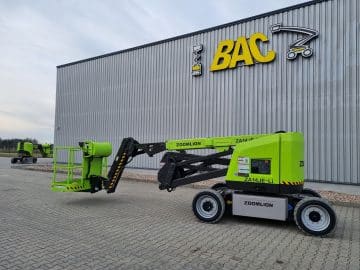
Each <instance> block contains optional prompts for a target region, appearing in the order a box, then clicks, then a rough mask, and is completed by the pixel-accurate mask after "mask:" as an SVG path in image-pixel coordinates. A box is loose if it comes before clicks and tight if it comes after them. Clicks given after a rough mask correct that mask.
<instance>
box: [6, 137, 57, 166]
mask: <svg viewBox="0 0 360 270" xmlns="http://www.w3.org/2000/svg"><path fill="white" fill-rule="evenodd" d="M35 150H38V151H39V152H40V155H41V157H43V158H51V157H52V155H53V145H52V144H47V143H44V144H33V143H32V142H18V144H17V147H16V152H17V154H18V156H17V157H14V158H12V159H11V163H12V164H14V163H17V162H20V163H36V162H37V158H36V157H35V156H34V151H35Z"/></svg>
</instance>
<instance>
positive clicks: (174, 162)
mask: <svg viewBox="0 0 360 270" xmlns="http://www.w3.org/2000/svg"><path fill="white" fill-rule="evenodd" d="M79 145H80V147H78V148H71V147H70V148H63V149H66V150H67V151H68V164H66V165H61V164H58V163H57V152H58V150H60V149H61V148H56V150H55V159H54V177H53V181H52V185H51V188H52V190H53V191H64V192H74V191H75V192H79V191H82V192H91V193H95V192H98V191H100V190H102V189H104V190H106V191H107V193H113V192H115V190H116V187H117V185H118V183H119V180H120V178H121V176H122V173H123V171H124V169H125V166H126V165H127V164H128V163H129V162H130V161H131V160H132V159H133V158H134V157H136V156H138V155H142V154H147V155H148V156H150V157H152V156H153V155H155V154H157V153H160V152H164V151H167V152H165V154H164V156H163V157H162V159H161V163H162V164H163V165H162V167H161V168H160V170H159V172H158V181H159V188H160V190H167V191H169V192H171V191H174V190H175V188H176V187H179V186H183V185H187V184H191V183H196V182H200V181H204V180H208V179H213V178H218V177H224V179H225V182H221V183H218V184H215V185H214V186H213V187H212V188H211V189H207V190H204V191H201V192H199V193H198V194H197V195H196V196H195V198H194V200H193V204H192V208H193V212H194V214H195V216H196V217H197V218H198V219H200V220H201V221H203V222H209V223H215V222H217V221H219V220H220V219H221V218H222V217H223V215H224V213H225V212H229V213H232V214H233V215H237V216H249V217H257V218H268V219H274V220H282V221H285V220H294V221H295V222H296V224H297V226H298V227H299V228H300V229H301V230H303V231H305V232H307V233H309V234H312V235H317V236H321V235H326V234H329V233H330V232H332V231H333V230H334V228H335V225H336V214H335V211H334V209H333V208H332V206H331V205H330V204H329V202H328V201H327V200H325V199H323V198H321V196H320V194H318V193H317V192H316V191H314V190H311V189H307V188H304V137H303V134H302V133H299V132H277V133H271V134H254V135H237V136H227V137H210V138H190V139H179V140H167V141H165V142H157V143H145V144H141V143H139V142H137V141H136V140H134V139H133V138H124V139H123V140H122V142H121V145H120V148H119V150H118V152H117V154H116V156H115V159H114V161H113V163H112V165H111V167H110V170H109V171H108V173H106V171H107V161H106V158H107V157H108V156H109V155H110V154H111V145H110V143H106V142H105V143H101V142H93V141H86V142H81V143H79ZM199 149H212V150H213V151H212V152H213V153H209V154H205V155H199V154H196V150H199ZM80 150H81V152H82V165H76V164H75V163H74V161H75V158H74V153H75V151H80ZM187 151H190V152H187ZM59 169H65V170H66V173H67V174H66V177H65V179H61V180H59V179H58V178H57V177H58V176H57V171H58V170H59ZM76 169H78V170H81V176H79V177H75V174H74V171H75V170H76ZM225 210H226V211H225Z"/></svg>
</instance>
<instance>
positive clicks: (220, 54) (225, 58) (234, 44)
mask: <svg viewBox="0 0 360 270" xmlns="http://www.w3.org/2000/svg"><path fill="white" fill-rule="evenodd" d="M268 41H269V39H268V38H267V37H266V36H265V35H264V34H263V33H255V34H252V35H251V36H250V38H249V39H246V37H244V36H241V37H239V38H238V39H237V41H234V40H229V39H228V40H222V41H220V43H219V45H218V48H217V50H216V53H215V56H214V59H213V61H212V64H211V67H210V70H211V71H216V70H223V69H228V68H236V67H237V66H238V64H240V65H246V66H248V65H253V64H255V63H256V62H258V63H269V62H271V61H273V60H274V59H275V56H276V53H275V52H274V51H272V50H271V51H268V52H265V53H263V52H261V51H260V48H259V46H258V43H260V42H268Z"/></svg>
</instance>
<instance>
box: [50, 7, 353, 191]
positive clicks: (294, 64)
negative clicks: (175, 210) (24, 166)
mask: <svg viewBox="0 0 360 270" xmlns="http://www.w3.org/2000/svg"><path fill="white" fill-rule="evenodd" d="M359 18H360V3H359V1H357V0H330V1H325V2H320V3H315V4H313V5H308V6H305V7H301V8H299V9H295V10H290V11H285V12H281V13H279V14H272V15H269V16H266V17H262V18H258V19H255V20H252V21H247V22H244V23H239V24H236V25H230V26H226V27H223V28H221V29H216V30H212V31H209V32H204V33H198V34H195V35H192V36H186V37H183V38H180V39H174V40H170V41H167V42H164V43H160V44H155V45H152V46H144V47H142V48H139V49H136V50H130V51H125V52H122V53H119V54H113V55H110V56H107V57H103V58H96V59H93V60H91V61H84V62H80V63H76V64H73V65H66V66H63V67H59V68H58V72H57V96H56V117H55V144H56V145H75V144H77V142H78V141H82V140H84V139H94V140H101V141H104V140H107V141H110V142H112V143H113V148H114V152H115V151H116V150H117V148H118V147H119V145H120V142H121V139H122V138H124V137H128V136H131V137H134V138H136V139H137V140H139V141H140V142H157V141H163V140H166V139H175V138H187V137H203V136H225V135H233V134H248V133H263V132H273V131H277V130H289V131H290V130H291V131H301V132H304V134H305V140H306V178H307V179H310V180H314V181H331V182H336V183H354V184H360V169H359V165H360V164H359V160H360V131H359V128H360V123H359V121H360V109H359V107H360V96H359V95H360V94H359V88H360V87H359V85H360V82H359V80H360V79H359V78H360V67H359V66H360V63H359V62H360V59H359V58H360V56H359V55H360V54H359V53H360V50H359V48H360V19H359ZM280 22H281V23H283V24H284V25H292V26H305V27H309V28H313V29H316V30H318V31H319V33H320V35H319V37H318V38H317V39H315V40H313V41H311V43H310V44H311V47H312V48H313V49H314V55H313V56H312V57H311V58H309V59H304V58H302V57H298V58H297V59H296V60H295V61H289V60H287V59H286V51H287V47H288V45H289V44H290V43H291V42H292V41H294V40H295V39H296V35H294V34H291V33H281V34H277V35H275V34H274V35H272V34H271V32H270V31H269V27H270V25H272V24H274V23H280ZM255 32H262V33H264V34H266V35H267V36H268V37H269V39H270V42H269V43H267V44H264V45H263V49H265V50H269V49H274V50H275V51H276V53H277V56H276V60H275V61H274V62H272V63H268V64H255V65H253V66H250V67H239V68H236V69H232V70H224V71H218V72H210V71H209V67H210V65H211V61H212V59H213V56H214V52H215V50H216V48H217V44H218V42H219V41H221V40H224V39H232V40H236V39H237V37H238V36H243V35H245V36H249V35H250V34H252V33H255ZM198 43H201V44H203V45H204V52H203V53H202V64H203V66H204V70H203V75H202V76H201V77H192V76H191V65H192V54H191V50H192V46H193V45H196V44H198ZM111 159H112V158H111ZM130 166H133V167H144V168H157V167H158V166H159V157H157V158H149V157H145V156H140V157H136V158H135V159H134V161H133V162H132V163H131V164H130Z"/></svg>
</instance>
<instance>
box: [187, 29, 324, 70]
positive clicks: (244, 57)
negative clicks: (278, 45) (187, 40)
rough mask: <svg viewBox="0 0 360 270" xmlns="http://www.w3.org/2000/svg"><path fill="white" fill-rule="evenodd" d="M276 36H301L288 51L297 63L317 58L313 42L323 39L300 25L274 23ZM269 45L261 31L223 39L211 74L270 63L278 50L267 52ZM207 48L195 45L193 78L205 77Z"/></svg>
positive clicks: (219, 44) (290, 58)
mask: <svg viewBox="0 0 360 270" xmlns="http://www.w3.org/2000/svg"><path fill="white" fill-rule="evenodd" d="M270 31H271V33H272V34H279V33H282V32H291V33H294V34H298V35H301V36H300V38H298V39H297V40H295V41H293V42H292V43H291V44H290V45H289V47H288V51H287V52H286V58H287V59H288V60H295V59H296V58H297V57H298V55H301V56H302V57H304V58H309V57H311V56H312V55H313V52H314V51H313V48H311V47H310V45H309V43H310V41H312V40H313V39H315V38H317V37H318V36H319V32H318V31H316V30H314V29H310V28H306V27H298V26H283V25H282V23H277V24H273V25H271V26H270ZM268 42H269V38H268V37H267V36H266V35H265V34H263V33H260V32H257V33H253V34H251V35H250V36H249V37H245V36H240V37H238V38H237V40H231V39H226V40H221V41H220V42H219V43H218V46H217V49H216V52H215V55H214V57H213V60H212V62H211V65H210V71H219V70H225V69H233V68H237V67H242V66H251V65H254V64H258V63H270V62H272V61H274V60H275V58H276V51H275V50H266V49H264V45H263V44H265V43H268ZM203 48H204V47H203V45H202V44H199V45H196V46H193V48H192V55H193V63H192V75H193V76H200V75H202V68H203V67H202V64H201V61H200V60H201V53H202V52H203Z"/></svg>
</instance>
